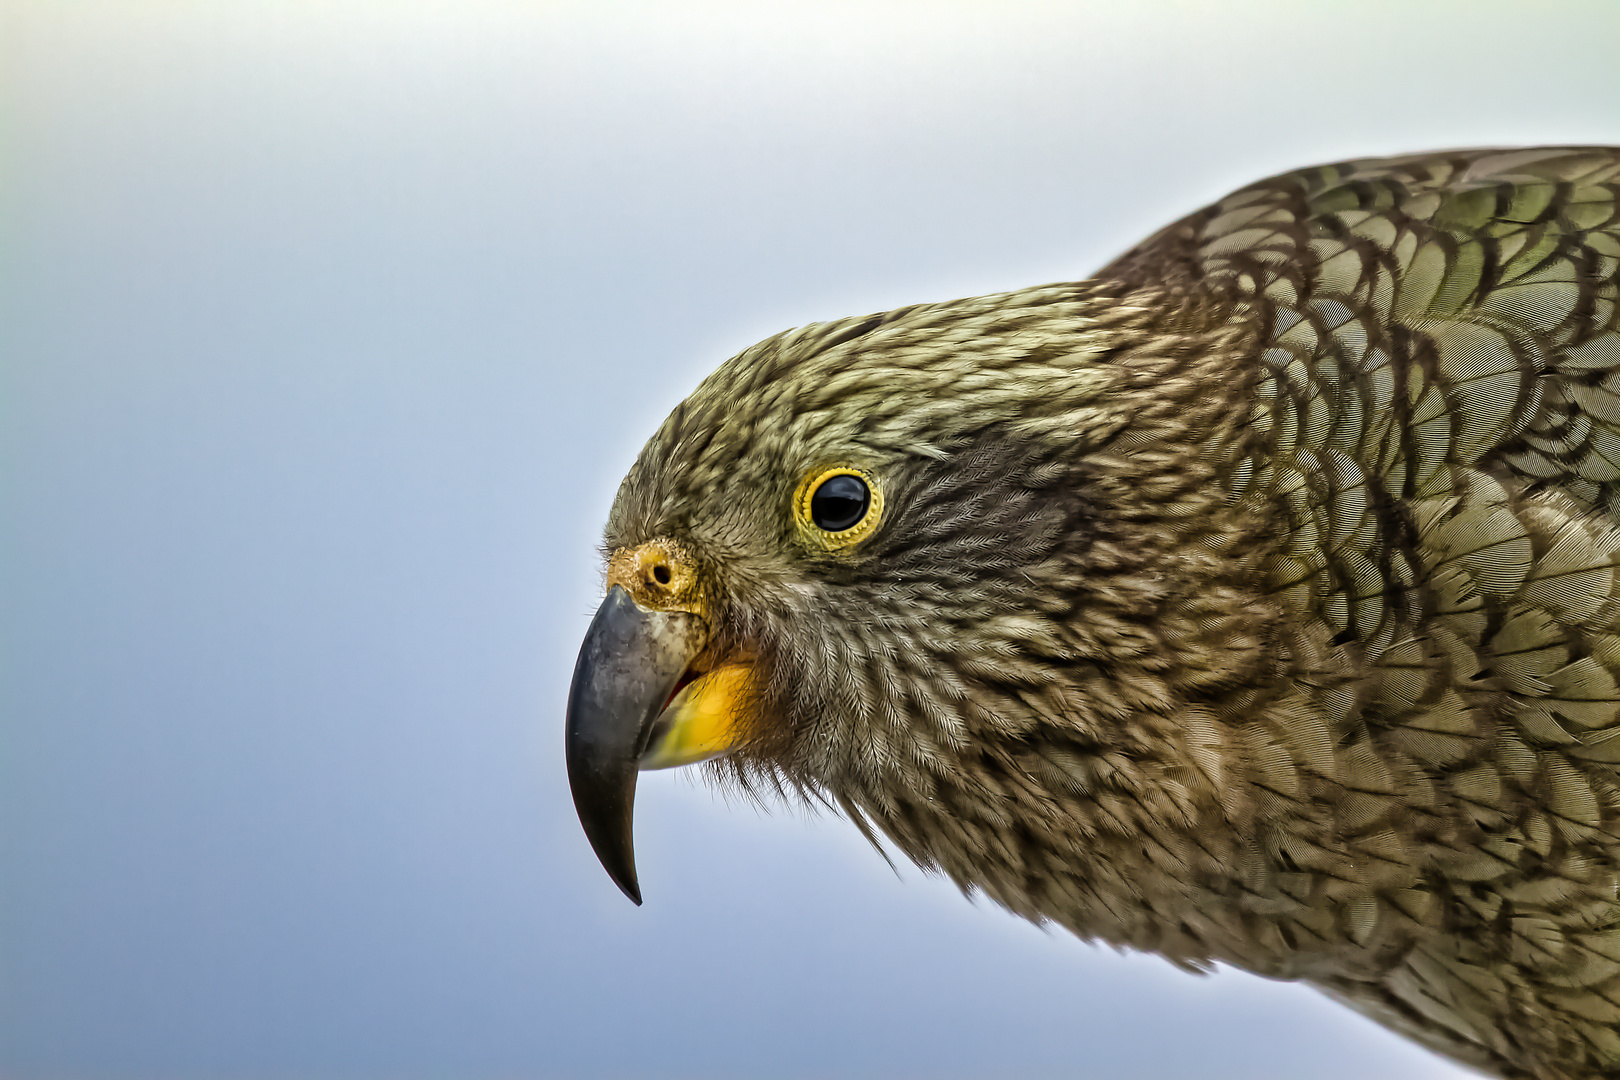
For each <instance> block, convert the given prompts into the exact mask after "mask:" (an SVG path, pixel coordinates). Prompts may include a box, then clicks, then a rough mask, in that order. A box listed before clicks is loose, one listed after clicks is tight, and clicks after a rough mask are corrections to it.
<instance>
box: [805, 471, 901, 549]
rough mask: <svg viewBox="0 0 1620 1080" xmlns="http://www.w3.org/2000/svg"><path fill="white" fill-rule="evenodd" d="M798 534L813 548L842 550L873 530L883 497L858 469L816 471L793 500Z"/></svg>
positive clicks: (806, 480) (881, 509)
mask: <svg viewBox="0 0 1620 1080" xmlns="http://www.w3.org/2000/svg"><path fill="white" fill-rule="evenodd" d="M794 504H795V508H796V509H797V511H798V517H799V528H800V532H801V533H802V534H803V535H804V536H805V537H806V538H807V539H809V540H811V541H813V542H814V543H815V544H816V545H817V546H819V547H824V548H833V549H838V548H846V547H849V546H850V545H852V544H854V543H856V542H857V541H859V540H862V539H863V538H865V537H866V536H867V535H868V534H869V533H871V531H872V530H873V529H875V528H877V523H878V518H879V516H880V515H881V514H882V512H883V496H882V494H881V493H880V492H879V491H878V488H877V486H876V485H875V484H874V483H873V482H872V477H871V476H870V475H869V474H868V473H866V472H865V471H863V470H861V469H855V468H850V467H849V466H842V465H841V466H835V467H833V468H830V469H817V470H815V471H814V472H812V473H811V474H810V475H809V476H807V477H805V478H804V481H803V482H802V483H801V484H800V485H799V492H798V495H797V497H796V498H795V499H794Z"/></svg>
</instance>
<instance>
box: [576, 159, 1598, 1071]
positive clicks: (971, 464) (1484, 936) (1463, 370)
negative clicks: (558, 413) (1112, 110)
mask: <svg viewBox="0 0 1620 1080" xmlns="http://www.w3.org/2000/svg"><path fill="white" fill-rule="evenodd" d="M1617 267H1620V150H1616V149H1606V148H1576V149H1535V150H1485V151H1464V152H1453V153H1438V154H1427V155H1416V156H1411V157H1403V158H1394V159H1383V160H1368V161H1352V162H1348V163H1344V164H1339V165H1330V166H1323V167H1321V168H1315V169H1308V170H1304V171H1300V172H1295V173H1290V174H1287V175H1284V176H1280V177H1276V178H1274V179H1270V180H1265V181H1262V182H1260V183H1257V184H1254V185H1252V186H1250V187H1247V188H1244V189H1243V190H1241V191H1238V192H1236V193H1234V194H1232V195H1230V196H1228V197H1227V198H1225V199H1223V200H1221V201H1220V202H1218V203H1216V204H1214V205H1213V206H1211V207H1209V208H1207V209H1205V210H1202V211H1199V212H1198V213H1196V214H1193V215H1191V216H1190V217H1188V218H1186V219H1184V220H1182V221H1180V222H1177V223H1175V224H1174V225H1171V226H1170V227H1168V228H1167V229H1165V230H1163V231H1162V232H1160V233H1158V234H1157V235H1155V236H1154V237H1152V238H1150V239H1149V240H1147V241H1146V242H1144V243H1143V244H1141V245H1140V246H1138V247H1136V248H1135V249H1133V250H1132V251H1130V252H1128V253H1126V254H1125V255H1124V256H1122V257H1121V258H1119V259H1117V260H1116V261H1115V262H1113V263H1112V264H1110V265H1109V266H1108V267H1106V268H1105V269H1104V270H1103V271H1101V272H1100V273H1099V274H1098V275H1097V276H1095V277H1094V278H1092V279H1090V280H1087V281H1082V282H1077V283H1071V284H1061V285H1052V286H1046V287H1042V288H1035V289H1029V290H1025V291H1022V292H1015V293H1008V294H1003V295H998V296H988V297H980V298H976V299H970V300H960V301H953V302H949V303H942V304H929V305H921V306H917V307H912V308H905V309H902V310H899V311H893V312H888V313H885V314H881V315H875V316H871V317H868V318H861V319H850V320H845V321H842V322H835V323H828V324H822V325H815V326H810V327H805V328H802V329H800V330H796V331H790V332H788V333H786V334H783V335H781V336H779V337H776V338H773V339H770V340H768V341H766V342H763V343H761V344H760V345H757V346H755V347H754V348H752V349H750V350H748V351H746V352H744V353H743V354H741V355H740V356H738V357H736V358H734V359H732V360H730V361H728V362H727V363H726V364H725V365H723V366H722V367H721V368H720V369H719V370H718V371H716V372H715V373H714V374H713V375H711V376H710V377H709V378H708V379H707V380H705V382H704V383H703V384H702V385H701V386H700V387H699V388H698V389H697V391H695V392H694V394H693V395H692V397H691V398H689V399H688V400H687V401H686V402H685V403H683V404H682V405H681V406H680V407H679V408H677V409H676V411H675V412H674V413H673V414H672V415H671V416H670V418H669V419H668V420H667V421H666V422H665V424H664V425H663V427H662V428H661V429H660V430H659V432H658V433H657V434H656V435H654V437H653V439H652V440H651V441H650V442H649V443H648V445H647V448H646V449H645V450H644V451H643V453H642V455H641V457H640V459H639V460H638V461H637V462H636V465H635V467H634V468H633V469H632V471H631V473H630V475H629V476H628V477H627V478H626V480H625V482H624V486H623V487H622V488H621V490H620V493H619V497H618V500H617V502H616V504H615V506H614V509H613V513H612V517H611V519H610V521H609V523H608V528H607V549H608V551H609V553H610V554H611V555H612V559H611V561H610V569H609V585H610V587H612V590H613V591H612V594H611V595H610V599H609V602H608V603H607V604H604V608H603V613H602V614H601V615H599V616H598V624H600V625H605V624H606V622H608V621H611V620H610V619H609V615H610V610H609V609H610V607H613V605H614V604H615V603H616V602H617V603H618V604H619V606H618V607H616V608H613V611H614V612H619V611H621V610H622V611H623V612H626V613H628V614H625V615H623V616H622V618H625V619H630V618H634V619H640V620H643V622H644V623H645V625H647V626H651V627H653V629H651V630H647V631H645V633H643V632H642V631H640V630H638V631H637V632H636V633H637V634H641V635H642V636H641V637H636V638H635V640H637V641H642V640H651V637H648V635H654V636H656V634H662V635H664V636H663V637H662V638H659V641H660V642H665V643H666V644H659V645H657V646H656V647H653V646H648V647H647V648H648V649H649V650H650V651H648V652H647V654H646V655H648V656H657V657H659V658H662V659H660V660H659V661H658V662H659V663H662V664H664V665H665V667H666V668H667V672H666V673H665V674H663V675H660V676H659V677H658V678H656V679H653V680H652V683H656V684H657V685H652V683H649V684H648V687H647V688H643V689H641V690H638V691H637V694H638V695H639V696H635V695H632V696H634V697H635V703H633V704H634V708H633V709H630V711H631V712H635V714H636V715H635V716H633V717H631V718H630V719H628V720H622V721H615V722H617V723H619V724H620V726H621V727H622V729H623V730H624V731H633V732H634V734H633V736H631V735H621V736H616V738H618V740H619V741H618V742H617V743H614V744H613V745H614V746H616V747H617V749H615V750H612V751H611V752H608V751H603V750H600V749H598V747H597V744H595V743H592V742H591V739H593V738H595V737H596V734H595V733H597V732H598V731H599V730H605V728H606V727H607V726H610V724H609V720H610V719H611V717H612V716H617V715H618V714H619V713H620V712H624V711H625V710H626V709H627V708H629V706H627V705H626V704H625V701H628V700H629V699H628V698H625V699H623V700H620V699H614V703H610V704H607V705H598V704H596V701H597V699H596V698H593V697H592V696H591V695H592V694H598V695H599V692H600V690H601V687H602V686H605V685H608V683H609V682H611V679H609V678H608V676H604V675H601V674H600V668H601V663H602V661H601V660H600V657H601V656H607V655H610V654H611V655H613V656H619V655H621V654H622V653H624V651H625V649H626V648H630V651H631V652H634V648H631V647H630V646H624V647H621V646H620V645H618V644H612V645H604V644H602V640H605V639H602V640H599V639H600V638H601V637H602V633H605V631H601V632H599V630H598V629H597V628H596V627H594V626H593V631H592V638H591V639H590V640H589V641H588V642H587V648H586V652H585V653H582V656H581V662H580V671H579V674H578V675H577V676H576V685H575V694H574V699H573V700H572V701H571V704H570V720H569V724H570V732H569V740H570V745H569V751H570V769H571V777H572V779H573V782H574V785H575V792H576V798H577V799H578V800H579V802H580V809H581V816H582V819H584V820H585V823H586V825H587V828H588V830H591V836H592V840H593V843H595V844H596V845H597V847H598V850H599V851H600V852H601V853H602V854H603V858H604V861H605V862H606V863H607V864H608V865H609V867H610V869H611V870H612V871H613V872H614V873H615V875H616V877H618V879H619V880H620V881H621V883H623V884H625V887H626V889H627V891H630V892H632V893H634V890H635V883H634V868H633V864H632V863H630V862H629V839H628V835H629V834H628V827H629V793H630V791H631V788H630V787H629V786H628V785H633V781H634V774H633V771H631V772H626V771H625V770H633V768H634V763H635V761H636V759H637V758H638V757H640V758H642V759H643V760H644V761H646V762H648V763H650V764H655V765H662V764H672V763H680V762H684V761H689V760H695V759H697V758H699V757H701V756H703V755H704V754H708V753H712V752H714V751H716V750H720V751H725V752H726V753H725V756H722V757H720V758H718V759H717V763H716V764H717V767H718V768H720V769H722V770H727V771H729V773H730V774H731V775H733V776H735V777H738V778H740V779H742V780H744V781H745V782H748V783H751V784H756V785H757V784H759V783H761V782H764V783H766V784H767V785H768V784H772V783H774V784H780V785H786V786H788V787H790V788H796V789H800V790H805V791H808V792H811V793H814V794H816V795H819V796H821V797H824V798H828V799H830V800H832V801H834V802H836V803H837V804H838V805H839V806H841V807H842V808H844V810H845V811H846V812H847V813H848V814H849V815H850V816H851V817H852V818H854V819H855V821H856V822H857V823H858V824H859V825H860V826H861V827H862V829H863V830H872V829H873V828H874V827H875V830H876V831H877V832H881V833H882V834H883V835H884V836H886V837H888V839H889V840H890V842H891V843H892V844H893V845H894V846H895V847H897V848H898V849H899V850H900V851H902V852H904V853H905V854H906V855H907V856H908V857H909V858H911V859H912V860H914V861H915V862H917V863H918V864H920V865H922V866H924V867H929V868H937V869H939V870H941V871H943V872H944V873H946V874H948V875H949V876H950V877H951V878H952V879H953V880H954V881H956V882H957V883H958V884H959V885H961V886H962V887H963V888H964V889H967V890H974V891H979V892H982V893H983V894H985V895H987V896H989V897H991V898H992V899H994V900H995V901H996V902H998V903H1000V904H1002V905H1004V906H1005V907H1007V908H1009V909H1010V910H1012V911H1014V912H1016V913H1018V914H1020V915H1023V916H1025V917H1027V918H1030V919H1034V920H1038V921H1050V922H1055V923H1058V924H1060V925H1062V926H1065V927H1067V928H1068V929H1070V930H1072V931H1073V932H1074V933H1076V934H1078V935H1080V936H1081V937H1083V938H1087V939H1100V940H1103V941H1107V942H1110V943H1112V944H1115V945H1120V946H1125V947H1130V948H1135V949H1142V950H1146V951H1150V952H1156V953H1159V954H1161V955H1163V956H1165V957H1167V958H1169V959H1170V960H1172V961H1174V962H1176V963H1178V964H1181V965H1184V966H1187V967H1190V968H1195V969H1196V968H1204V967H1207V966H1208V965H1209V964H1211V963H1212V962H1214V961H1223V962H1226V963H1230V964H1234V965H1236V966H1238V967H1242V968H1246V969H1247V970H1249V971H1253V972H1256V973H1258V974H1261V975H1266V976H1271V977H1276V978H1283V979H1298V980H1304V981H1306V982H1308V983H1310V984H1311V985H1314V986H1316V987H1318V988H1320V989H1322V990H1323V991H1325V992H1327V993H1328V994H1330V995H1332V996H1334V997H1336V998H1338V999H1339V1000H1341V1001H1343V1002H1345V1003H1346V1004H1348V1005H1350V1006H1351V1007H1352V1008H1355V1009H1357V1010H1359V1011H1361V1012H1363V1013H1366V1014H1367V1015H1369V1016H1371V1017H1373V1018H1375V1019H1377V1020H1379V1021H1380V1022H1382V1023H1385V1024H1387V1025H1389V1026H1390V1027H1392V1028H1394V1029H1396V1030H1398V1031H1401V1032H1403V1033H1405V1034H1407V1035H1408V1036H1410V1037H1412V1038H1414V1039H1416V1040H1417V1041H1419V1042H1421V1043H1422V1044H1424V1045H1426V1046H1429V1047H1431V1048H1433V1049H1435V1050H1437V1051H1439V1052H1441V1053H1444V1054H1447V1055H1450V1056H1451V1057H1453V1058H1455V1059H1457V1060H1459V1061H1462V1062H1465V1063H1468V1064H1470V1065H1473V1066H1475V1067H1477V1068H1480V1069H1483V1070H1486V1071H1488V1072H1490V1073H1493V1074H1496V1075H1500V1076H1504V1077H1534V1078H1537V1080H1554V1078H1578V1077H1620V905H1617V893H1616V887H1617V881H1620V775H1617V768H1620V690H1617V686H1616V680H1617V678H1620V600H1617V594H1620V588H1617V574H1620V531H1617V527H1616V526H1617V515H1620V316H1617V313H1616V304H1617V296H1620V276H1617V274H1620V271H1617ZM833 475H844V476H848V477H854V478H855V480H854V481H851V480H843V481H840V482H839V483H840V484H841V485H842V486H841V487H839V486H833V487H828V486H824V485H826V484H827V483H828V477H830V476H833ZM863 490H864V491H865V492H866V495H865V498H866V501H865V502H864V503H862V502H861V501H860V499H861V498H862V496H861V492H862V491H863ZM839 499H842V500H843V501H839ZM818 500H819V501H818ZM857 514H859V515H860V516H859V517H858V518H857V517H856V516H855V515H857ZM846 520H852V521H855V522H856V523H855V524H852V525H847V526H846V524H845V522H846ZM830 526H836V527H830ZM621 590H622V591H621ZM615 597H618V598H620V599H619V600H618V601H615V599H614V598H615ZM612 617H613V618H615V619H617V618H621V616H620V615H618V614H614V615H613V616H612ZM646 620H652V622H646ZM636 625H637V626H641V625H643V623H637V624H636ZM655 631H656V634H655ZM617 640H618V639H615V641H617ZM627 640H628V639H627ZM669 642H676V643H675V644H667V643H669ZM593 643H594V644H593ZM639 647H640V646H635V648H639ZM593 648H595V649H597V650H598V651H597V652H595V653H593V652H592V651H591V650H592V649H593ZM636 655H641V654H639V653H638V654H636ZM654 666H656V665H654ZM649 670H651V669H650V668H649ZM659 670H660V671H664V669H663V668H660V669H659ZM717 673H720V674H717ZM725 673H729V675H727V674H725ZM621 674H622V673H621ZM613 677H614V678H618V677H620V676H619V675H615V676H613ZM688 683H690V684H691V685H690V687H689V688H687V689H686V690H683V691H682V693H681V694H679V695H678V696H676V697H675V699H674V701H673V702H669V700H668V699H669V695H670V693H671V692H672V691H673V690H676V689H680V688H681V687H683V686H686V684H688ZM705 688H710V690H709V691H708V692H709V696H708V697H707V698H705V697H704V692H705ZM724 688H730V689H724ZM695 703H696V704H695ZM666 704H668V708H667V709H664V711H663V714H662V715H661V716H657V718H656V719H654V717H655V714H658V713H659V710H660V708H662V707H663V706H664V705H666ZM700 705H701V707H700ZM615 710H617V712H616V711H615ZM638 710H639V711H638ZM699 713H702V714H703V716H704V717H706V718H707V719H706V720H704V723H707V724H709V727H708V728H704V729H703V731H698V729H699V728H700V727H702V725H701V724H699V722H698V720H694V719H691V718H692V717H695V716H697V715H698V714H699ZM626 715H628V713H626ZM716 725H718V726H716ZM715 731H718V732H719V734H718V735H716V734H714V732H715ZM693 732H698V734H692V733H693ZM703 732H707V733H708V734H706V735H705V734H704V733H703ZM704 739H707V741H706V742H705V741H703V740H704ZM682 740H686V741H685V742H683V741H682ZM693 740H696V741H693ZM700 743H701V745H699V744H700ZM689 744H690V745H689ZM602 745H606V744H605V743H604V744H602ZM614 755H617V757H615V756H614ZM660 755H662V756H660ZM609 758H612V759H613V760H614V761H617V762H618V765H615V766H614V768H619V770H620V771H619V772H612V770H611V769H608V770H607V771H602V770H603V769H606V768H607V767H606V766H601V768H598V766H599V765H600V763H601V762H603V761H607V760H608V759H609ZM621 759H622V760H621ZM592 770H596V771H592ZM610 772H611V773H612V775H611V777H610V776H609V773H610ZM626 776H628V780H626V779H625V777H626ZM614 785H618V786H617V787H615V786H614ZM610 789H611V790H610ZM604 793H609V794H613V793H616V794H613V799H620V802H615V801H613V799H609V798H608V797H607V794H604ZM599 796H600V797H599ZM621 796H622V799H621ZM593 800H595V801H593ZM604 800H605V801H604ZM621 802H622V805H621ZM609 803H611V808H607V809H604V807H608V806H609ZM621 815H622V820H621ZM869 835H870V833H869Z"/></svg>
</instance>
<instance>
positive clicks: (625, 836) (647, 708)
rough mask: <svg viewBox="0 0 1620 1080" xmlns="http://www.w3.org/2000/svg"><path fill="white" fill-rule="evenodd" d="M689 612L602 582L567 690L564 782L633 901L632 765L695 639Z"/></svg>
mask: <svg viewBox="0 0 1620 1080" xmlns="http://www.w3.org/2000/svg"><path fill="white" fill-rule="evenodd" d="M703 636H704V627H703V623H702V620H700V619H699V618H698V617H697V616H695V615H689V614H687V613H685V612H681V611H649V610H647V609H646V608H644V607H642V606H641V605H639V604H637V603H636V602H635V601H634V600H632V599H631V598H630V594H629V593H627V592H626V591H625V590H624V588H623V587H622V586H619V585H615V586H613V588H611V589H609V590H608V594H607V599H605V600H603V601H602V606H601V607H600V608H598V609H597V612H596V618H594V619H592V620H591V628H590V629H589V630H588V631H586V633H585V643H584V644H583V645H581V646H580V650H579V661H578V662H577V663H576V664H575V665H574V682H573V685H572V686H571V687H570V688H569V691H568V725H567V727H568V734H567V740H568V743H567V755H568V786H569V787H570V788H571V789H573V792H574V809H575V810H577V811H578V812H579V823H580V824H581V825H582V826H584V828H585V835H586V837H587V838H589V840H590V842H591V847H592V849H593V850H595V852H596V857H597V858H598V859H600V860H601V862H602V867H603V869H605V870H606V871H607V872H608V876H609V877H611V878H612V879H613V882H614V884H616V885H618V887H619V888H620V889H622V890H623V891H624V895H626V896H628V897H629V898H630V899H632V900H634V901H635V902H636V903H638V904H639V903H641V886H640V885H638V884H637V883H636V852H635V842H634V838H633V836H632V832H631V816H632V812H633V808H634V805H635V799H636V771H637V767H638V765H639V763H640V759H641V755H642V752H643V751H644V750H645V749H646V747H647V740H648V738H649V736H650V734H651V729H652V725H653V721H654V720H655V719H656V718H657V717H658V714H659V713H660V712H662V711H663V709H664V704H665V702H667V701H668V700H669V696H670V694H671V692H673V691H674V689H675V684H676V683H677V682H678V681H679V680H680V677H681V673H682V672H684V671H685V670H686V667H687V664H688V663H690V662H691V660H692V657H693V656H694V655H695V654H696V653H697V651H698V649H699V648H700V647H701V646H702V639H703Z"/></svg>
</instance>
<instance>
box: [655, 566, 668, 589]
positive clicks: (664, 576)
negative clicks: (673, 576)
mask: <svg viewBox="0 0 1620 1080" xmlns="http://www.w3.org/2000/svg"><path fill="white" fill-rule="evenodd" d="M652 576H653V580H654V581H656V582H658V584H660V585H668V584H669V576H670V575H669V567H668V566H666V565H665V564H663V563H659V564H658V565H657V566H654V567H653V572H652Z"/></svg>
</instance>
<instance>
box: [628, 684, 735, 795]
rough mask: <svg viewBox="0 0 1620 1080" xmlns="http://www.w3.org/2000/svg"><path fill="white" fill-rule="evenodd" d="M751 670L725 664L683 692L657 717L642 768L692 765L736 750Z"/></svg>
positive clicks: (643, 757) (686, 687)
mask: <svg viewBox="0 0 1620 1080" xmlns="http://www.w3.org/2000/svg"><path fill="white" fill-rule="evenodd" d="M752 670H753V669H752V668H751V667H750V666H749V665H747V664H726V665H724V666H722V667H718V668H715V669H714V670H713V671H711V672H709V673H708V674H707V675H704V676H703V677H701V678H699V679H695V680H693V681H692V682H690V683H688V684H687V685H686V686H685V687H684V688H682V690H681V692H680V693H679V694H676V695H675V700H673V701H671V702H670V703H669V707H668V708H667V709H665V710H664V712H663V714H662V715H661V716H660V717H659V720H658V727H659V729H660V733H659V735H658V736H657V737H655V739H654V742H653V744H652V745H650V746H648V747H647V752H646V753H645V754H643V755H642V757H641V768H643V769H673V768H675V767H676V766H678V765H691V764H694V763H696V762H699V761H706V760H708V759H709V758H712V757H716V756H718V755H720V754H724V753H725V752H726V751H728V750H731V749H732V748H733V747H735V746H736V745H737V739H738V737H739V732H738V730H737V725H736V716H737V705H738V702H739V699H740V698H741V697H742V695H743V694H744V693H746V692H747V687H748V680H749V676H750V675H751V674H752Z"/></svg>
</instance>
